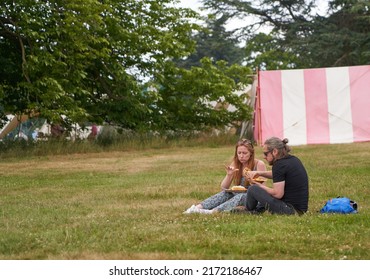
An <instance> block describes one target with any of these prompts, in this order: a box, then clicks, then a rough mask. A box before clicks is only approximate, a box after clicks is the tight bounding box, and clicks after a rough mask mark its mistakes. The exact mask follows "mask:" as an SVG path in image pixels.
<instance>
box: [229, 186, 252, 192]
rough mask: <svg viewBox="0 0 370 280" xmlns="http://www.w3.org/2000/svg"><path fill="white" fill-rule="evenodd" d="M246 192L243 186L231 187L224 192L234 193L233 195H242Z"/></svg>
mask: <svg viewBox="0 0 370 280" xmlns="http://www.w3.org/2000/svg"><path fill="white" fill-rule="evenodd" d="M246 191H247V188H246V187H243V186H233V187H231V188H230V189H227V190H225V192H235V193H243V192H246Z"/></svg>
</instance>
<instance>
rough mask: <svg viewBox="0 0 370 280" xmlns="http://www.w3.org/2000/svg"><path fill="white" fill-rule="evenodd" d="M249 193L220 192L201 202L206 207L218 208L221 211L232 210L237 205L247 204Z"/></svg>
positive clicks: (210, 208) (209, 208)
mask: <svg viewBox="0 0 370 280" xmlns="http://www.w3.org/2000/svg"><path fill="white" fill-rule="evenodd" d="M246 201H247V193H233V192H225V191H222V192H219V193H217V194H215V195H213V196H211V197H209V198H207V199H205V200H204V201H202V202H201V203H200V204H201V205H202V207H203V208H204V209H208V210H213V209H215V210H217V211H219V212H223V211H230V210H232V209H233V208H235V207H236V206H241V205H246Z"/></svg>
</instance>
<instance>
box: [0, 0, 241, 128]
mask: <svg viewBox="0 0 370 280" xmlns="http://www.w3.org/2000/svg"><path fill="white" fill-rule="evenodd" d="M174 2H176V1H175V0H155V1H154V0H141V1H136V0H119V1H118V0H104V1H103V0H68V1H64V0H45V1H41V0H17V1H11V0H3V1H2V2H1V5H0V63H1V66H2V67H1V68H0V104H1V105H2V108H1V114H2V115H4V114H5V113H13V114H31V113H37V114H39V115H41V116H42V117H44V118H46V119H47V120H48V121H50V122H58V121H60V116H61V115H65V116H66V117H67V119H68V120H69V121H70V122H84V121H92V122H96V123H102V122H103V121H106V122H110V123H113V124H115V125H120V126H121V127H124V128H128V129H133V130H148V129H153V128H155V129H159V128H164V129H167V128H172V127H174V125H173V124H171V121H176V122H177V125H178V126H179V127H182V128H183V129H186V128H191V129H195V128H199V127H204V126H209V125H213V124H215V125H221V124H226V123H225V122H231V121H233V120H234V118H236V116H235V114H234V117H233V116H231V117H230V116H228V117H225V114H224V113H223V112H221V111H220V112H216V113H215V112H208V111H207V112H205V113H203V112H201V109H202V108H205V107H204V105H202V102H203V101H204V100H216V99H220V98H221V96H226V97H225V99H228V98H229V97H228V96H229V94H230V91H231V90H233V89H234V88H237V87H238V86H237V85H236V82H237V81H241V80H243V77H239V76H238V75H236V73H232V70H233V68H232V67H230V68H229V67H223V68H222V70H220V69H219V68H217V67H214V66H211V65H208V64H207V65H205V66H204V67H205V68H204V69H200V68H199V69H197V70H196V71H200V72H204V73H206V74H204V75H199V76H197V75H194V74H192V75H191V74H188V72H187V71H185V70H181V69H177V68H176V67H174V65H173V64H171V61H173V60H174V59H179V58H181V57H186V56H188V55H190V54H191V53H192V52H193V51H194V46H195V43H194V41H193V40H192V38H191V36H189V34H192V32H194V31H196V30H198V29H199V26H198V25H196V24H193V23H192V22H194V19H196V18H198V15H197V13H196V12H194V11H192V10H190V9H183V8H176V7H175V6H174V5H173V4H174ZM191 71H195V70H191ZM189 73H192V72H189ZM243 74H245V73H239V75H243ZM227 75H231V76H230V77H231V78H228V77H227ZM167 76H169V77H167ZM182 76H184V77H182ZM213 76H217V81H218V82H217V85H219V86H220V88H216V87H215V86H212V85H211V84H210V83H213V82H214V81H215V79H213V80H206V79H208V78H212V77H213ZM148 79H151V80H152V82H151V84H154V85H155V87H151V88H159V90H151V88H147V85H145V82H147V81H148ZM202 79H203V80H202ZM220 81H225V83H226V85H225V86H223V85H221V84H220ZM233 83H234V84H233ZM158 84H159V85H160V86H157V85H158ZM206 84H207V85H208V89H209V90H210V91H205V89H204V88H205V85H206ZM180 85H181V86H180ZM186 85H192V87H191V88H190V87H188V86H186ZM193 85H199V88H195V87H193ZM221 88H222V89H223V90H221ZM198 91H199V92H198ZM209 96H212V98H209ZM172 97H175V98H172ZM179 101H181V103H178V102H179ZM177 106H179V107H177ZM202 106H203V107H202ZM243 109H244V107H242V110H241V113H242V114H243V115H245V114H244V113H245V110H243ZM177 110H179V111H177ZM207 110H208V107H207ZM176 114H178V115H179V117H177V118H176V119H173V118H172V115H176ZM207 114H208V117H205V118H201V120H195V119H196V116H198V115H199V116H203V115H207ZM180 121H181V122H183V123H180ZM190 122H193V123H194V125H193V126H190V127H188V126H187V125H185V123H190Z"/></svg>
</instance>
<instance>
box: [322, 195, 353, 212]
mask: <svg viewBox="0 0 370 280" xmlns="http://www.w3.org/2000/svg"><path fill="white" fill-rule="evenodd" d="M320 213H341V214H351V213H357V203H356V202H354V201H352V200H350V199H349V198H347V197H337V198H332V199H329V200H328V201H327V202H326V204H325V205H324V207H323V208H321V210H320Z"/></svg>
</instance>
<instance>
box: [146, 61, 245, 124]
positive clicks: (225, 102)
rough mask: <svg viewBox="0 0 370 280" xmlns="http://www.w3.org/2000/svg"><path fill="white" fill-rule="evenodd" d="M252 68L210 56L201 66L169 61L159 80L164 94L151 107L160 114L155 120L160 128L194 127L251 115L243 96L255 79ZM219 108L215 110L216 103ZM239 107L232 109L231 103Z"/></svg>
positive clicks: (236, 120)
mask: <svg viewBox="0 0 370 280" xmlns="http://www.w3.org/2000/svg"><path fill="white" fill-rule="evenodd" d="M250 76H251V71H250V69H249V68H247V67H243V66H240V65H238V64H233V65H231V66H228V64H227V62H226V61H223V60H220V61H217V62H216V63H214V62H212V60H211V59H210V58H207V57H205V58H203V59H201V65H200V66H199V67H196V66H192V67H191V68H190V69H185V68H176V67H174V64H173V63H171V62H169V63H168V64H167V67H166V70H165V72H164V75H163V76H162V77H158V79H157V80H156V81H155V84H156V85H158V84H159V85H161V86H160V87H159V88H158V89H157V91H158V93H159V96H160V98H159V99H157V102H156V103H153V104H154V106H153V107H152V108H151V109H152V110H153V111H156V112H157V113H156V114H154V116H157V117H160V118H159V119H156V120H153V123H154V124H156V126H157V127H156V128H155V129H156V130H160V131H163V130H171V131H193V130H207V129H209V128H221V127H222V126H224V125H225V124H234V125H236V126H237V125H238V124H237V123H236V122H238V121H245V120H248V119H250V118H251V116H252V114H251V108H250V107H248V106H247V105H246V98H248V97H246V96H241V97H239V96H238V95H237V94H235V91H237V90H243V88H244V86H245V85H246V84H248V83H249V84H250V83H251V77H250ZM216 104H217V105H218V106H217V110H215V106H216ZM230 105H232V106H234V107H235V108H236V110H235V111H234V112H231V111H230V110H228V109H227V108H228V106H230Z"/></svg>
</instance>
